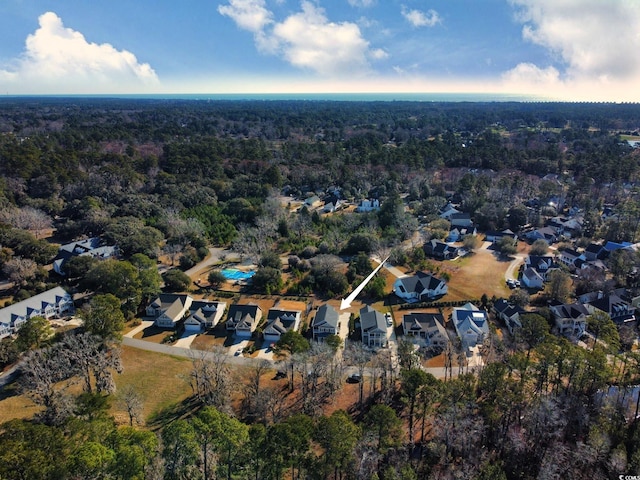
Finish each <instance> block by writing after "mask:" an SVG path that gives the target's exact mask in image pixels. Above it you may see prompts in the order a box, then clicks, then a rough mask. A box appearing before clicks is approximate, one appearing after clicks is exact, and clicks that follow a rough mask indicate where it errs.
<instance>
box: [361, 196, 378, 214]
mask: <svg viewBox="0 0 640 480" xmlns="http://www.w3.org/2000/svg"><path fill="white" fill-rule="evenodd" d="M379 209H380V200H378V199H377V198H374V199H373V200H362V201H361V202H360V205H358V207H357V208H356V212H371V211H373V210H379Z"/></svg>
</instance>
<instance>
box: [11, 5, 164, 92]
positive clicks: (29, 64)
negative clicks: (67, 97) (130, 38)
mask: <svg viewBox="0 0 640 480" xmlns="http://www.w3.org/2000/svg"><path fill="white" fill-rule="evenodd" d="M38 21H39V25H40V27H39V28H38V29H37V30H36V31H35V32H34V33H32V34H30V35H29V36H28V37H27V39H26V45H25V51H24V52H23V54H22V56H21V57H20V58H17V59H15V60H14V61H13V63H12V65H11V66H8V67H5V68H3V69H0V79H2V80H4V81H5V82H7V85H5V86H3V87H5V88H6V89H16V91H19V92H20V93H32V92H34V93H87V92H96V91H100V92H116V91H128V90H131V89H136V88H138V89H139V88H140V86H149V85H158V84H159V81H158V77H157V75H156V73H155V71H154V70H153V69H152V68H151V66H150V65H149V64H148V63H140V62H138V60H137V58H136V56H135V55H134V54H133V53H131V52H129V51H127V50H117V49H116V48H114V47H113V46H112V45H110V44H108V43H102V44H97V43H92V42H88V41H87V40H86V39H85V37H84V35H83V34H82V33H80V32H77V31H75V30H72V29H71V28H65V27H64V25H63V23H62V20H61V19H60V17H58V16H57V15H56V14H55V13H53V12H47V13H45V14H43V15H41V16H40V17H39V18H38ZM36 86H38V87H36ZM42 87H44V88H46V89H47V90H46V91H42ZM36 90H40V92H36Z"/></svg>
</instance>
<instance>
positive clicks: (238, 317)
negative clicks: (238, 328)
mask: <svg viewBox="0 0 640 480" xmlns="http://www.w3.org/2000/svg"><path fill="white" fill-rule="evenodd" d="M259 313H262V310H260V307H258V305H255V304H253V303H246V304H238V303H234V304H233V305H231V306H230V307H229V314H228V315H227V321H231V322H233V324H234V325H238V324H244V325H245V326H246V325H247V323H248V322H249V323H252V322H255V321H256V319H257V317H258V314H259Z"/></svg>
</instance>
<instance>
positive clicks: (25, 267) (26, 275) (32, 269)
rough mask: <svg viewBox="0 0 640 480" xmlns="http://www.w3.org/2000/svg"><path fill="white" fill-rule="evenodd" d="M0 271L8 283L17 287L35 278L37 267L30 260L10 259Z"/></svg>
mask: <svg viewBox="0 0 640 480" xmlns="http://www.w3.org/2000/svg"><path fill="white" fill-rule="evenodd" d="M2 271H3V272H4V274H5V275H6V276H7V278H8V279H9V281H11V282H14V283H15V284H17V285H24V284H25V283H26V281H27V280H29V279H31V278H33V277H35V275H36V273H37V271H38V265H37V264H36V262H34V261H33V260H31V259H30V258H19V257H18V258H12V259H11V260H8V261H7V262H6V263H5V264H4V265H3V267H2Z"/></svg>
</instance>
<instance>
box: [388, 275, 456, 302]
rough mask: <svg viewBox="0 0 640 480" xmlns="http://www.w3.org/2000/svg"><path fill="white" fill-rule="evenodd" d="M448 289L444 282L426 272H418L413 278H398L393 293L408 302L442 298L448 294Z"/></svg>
mask: <svg viewBox="0 0 640 480" xmlns="http://www.w3.org/2000/svg"><path fill="white" fill-rule="evenodd" d="M447 289H448V287H447V284H446V283H445V281H444V280H440V279H439V278H437V277H435V276H433V275H431V274H430V273H424V272H416V274H415V275H413V276H410V277H401V278H398V279H397V280H396V281H395V282H394V284H393V292H394V293H395V294H396V295H397V296H398V297H400V298H402V299H403V300H406V301H407V302H418V301H421V300H429V299H433V298H436V297H440V296H442V295H444V294H446V293H447Z"/></svg>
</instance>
